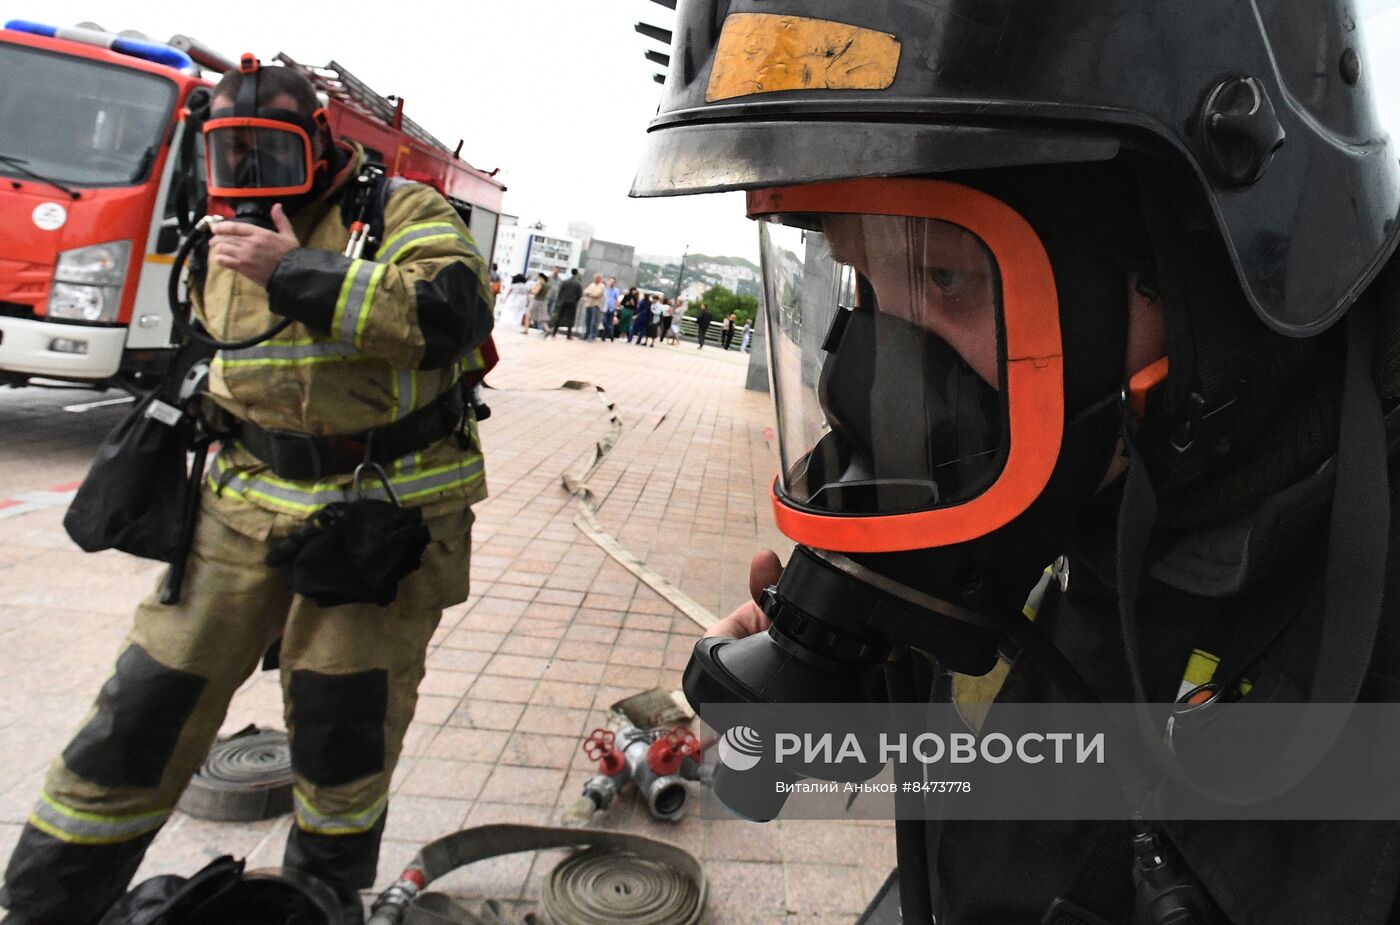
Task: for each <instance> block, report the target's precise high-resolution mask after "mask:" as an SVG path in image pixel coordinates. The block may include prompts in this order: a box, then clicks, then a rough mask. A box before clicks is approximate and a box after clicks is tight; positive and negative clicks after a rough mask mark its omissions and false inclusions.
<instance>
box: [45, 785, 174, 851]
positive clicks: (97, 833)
mask: <svg viewBox="0 0 1400 925" xmlns="http://www.w3.org/2000/svg"><path fill="white" fill-rule="evenodd" d="M169 817H170V810H168V809H166V810H154V811H151V812H145V813H136V814H134V815H130V816H102V815H98V814H97V813H87V812H83V811H81V810H77V809H73V808H71V807H68V806H64V805H63V804H61V803H59V802H58V801H57V800H55V799H54V798H53V797H51V796H49V795H48V794H47V793H40V794H39V802H38V803H36V804H34V811H33V812H32V813H31V814H30V816H29V822H30V824H31V825H33V826H34V827H35V828H36V829H39V830H40V831H41V832H44V833H46V834H48V835H52V836H53V837H54V838H57V839H58V840H59V841H64V842H70V843H72V844H79V845H112V844H117V843H119V842H125V841H131V840H132V839H133V838H139V837H140V836H142V835H145V834H146V833H147V832H152V831H154V830H156V829H158V828H160V827H161V826H162V825H164V824H165V820H166V819H168V818H169Z"/></svg>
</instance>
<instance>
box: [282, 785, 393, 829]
mask: <svg viewBox="0 0 1400 925" xmlns="http://www.w3.org/2000/svg"><path fill="white" fill-rule="evenodd" d="M292 795H293V796H294V797H295V798H296V816H297V827H298V828H300V829H301V830H302V831H304V832H315V833H317V834H319V835H358V834H359V833H361V832H368V831H369V830H370V829H372V828H374V824H375V823H376V822H378V821H379V817H380V816H382V815H384V810H385V809H386V808H387V807H388V805H389V796H388V794H385V795H384V796H382V797H380V798H379V799H377V800H375V801H374V802H373V803H371V804H370V805H369V806H368V807H367V808H365V809H362V810H360V811H359V812H357V813H344V814H342V815H339V816H331V815H326V814H325V813H323V812H321V811H320V810H318V809H317V808H316V807H315V806H313V805H312V804H311V801H310V800H308V799H307V798H306V795H305V794H303V793H302V792H301V791H300V790H294V791H293V794H292Z"/></svg>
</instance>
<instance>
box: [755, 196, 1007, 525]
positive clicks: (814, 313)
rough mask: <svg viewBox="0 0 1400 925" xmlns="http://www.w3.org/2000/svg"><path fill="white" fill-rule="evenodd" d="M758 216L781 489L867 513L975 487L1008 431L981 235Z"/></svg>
mask: <svg viewBox="0 0 1400 925" xmlns="http://www.w3.org/2000/svg"><path fill="white" fill-rule="evenodd" d="M759 226H760V231H759V234H760V246H761V251H762V261H763V285H764V299H765V302H764V305H765V313H766V316H767V329H768V351H769V362H770V376H771V379H772V386H773V392H774V398H775V401H776V405H777V413H778V436H779V449H780V453H781V461H782V472H781V474H780V480H779V488H780V489H781V491H782V493H783V495H784V496H785V501H786V502H787V503H789V504H791V505H793V506H795V507H798V508H803V509H807V510H811V511H815V512H821V513H828V514H849V515H872V514H875V515H878V514H899V513H913V512H918V511H926V510H933V509H936V508H944V507H950V506H954V505H958V504H962V503H965V502H967V501H969V500H971V499H973V498H975V497H977V496H978V495H980V494H981V493H982V492H984V491H985V490H986V489H987V488H988V487H989V486H990V485H991V484H992V483H994V482H995V481H996V477H997V475H998V474H999V473H1000V471H1001V469H1002V467H1003V465H1004V463H1005V460H1006V455H1007V454H1006V450H1007V443H1008V436H1007V435H1008V424H1007V410H1006V402H1005V400H1004V396H1005V388H1004V386H1003V383H1004V381H1005V373H1004V370H1005V359H1004V357H1005V348H1004V340H1005V338H1004V334H1003V322H1004V319H1003V316H1002V302H1001V285H1000V282H1001V281H1000V275H999V273H998V270H997V264H996V261H995V260H994V259H993V257H992V254H991V253H990V251H989V250H988V248H987V247H986V245H985V244H984V243H983V242H982V241H981V240H980V239H979V238H978V237H977V236H976V235H974V234H972V233H971V232H970V231H968V230H967V229H965V228H961V227H959V226H957V225H953V224H950V223H948V222H944V221H940V220H936V219H929V218H919V217H906V216H892V215H864V214H852V213H825V214H811V213H805V214H800V215H774V216H767V217H765V218H763V219H762V220H760V223H759Z"/></svg>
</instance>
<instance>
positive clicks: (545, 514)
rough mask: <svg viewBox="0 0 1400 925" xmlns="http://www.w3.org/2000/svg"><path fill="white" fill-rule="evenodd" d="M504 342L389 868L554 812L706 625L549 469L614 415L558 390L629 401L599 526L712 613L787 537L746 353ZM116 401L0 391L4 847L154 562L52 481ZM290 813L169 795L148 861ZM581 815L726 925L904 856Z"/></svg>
mask: <svg viewBox="0 0 1400 925" xmlns="http://www.w3.org/2000/svg"><path fill="white" fill-rule="evenodd" d="M499 338H500V346H501V353H502V357H503V358H502V363H501V366H500V367H499V368H498V369H497V370H496V372H494V373H493V375H492V376H491V384H492V385H493V386H494V387H495V388H494V390H491V391H488V393H487V398H488V402H489V404H490V405H491V408H492V410H493V412H494V413H493V415H492V417H491V419H490V420H489V421H486V422H484V423H483V425H482V433H483V441H484V443H485V447H486V454H487V478H488V483H489V486H490V490H491V497H490V499H489V500H488V501H487V502H485V503H484V504H481V505H479V506H478V507H477V508H476V514H477V522H476V528H475V532H474V541H475V551H474V556H473V561H472V594H471V598H470V600H468V601H467V602H466V603H465V604H462V605H460V606H457V607H453V608H451V609H450V610H448V611H447V613H446V614H445V615H444V618H443V621H442V626H441V627H440V629H439V630H438V633H437V635H436V636H435V637H434V639H433V643H432V647H431V649H430V652H429V656H428V674H427V677H426V679H425V681H424V683H423V686H422V689H421V698H420V700H419V704H418V712H417V715H416V717H415V719H414V721H413V725H412V727H411V728H410V730H409V734H408V738H407V742H406V745H405V757H404V759H403V761H402V762H401V764H400V766H399V769H398V772H397V774H396V776H395V780H394V785H393V796H392V798H391V802H390V808H389V816H388V823H387V834H386V838H385V842H384V850H383V855H382V857H381V862H380V878H381V881H382V883H387V882H388V881H389V880H391V879H392V878H393V876H394V875H395V874H396V873H397V872H398V871H399V870H400V869H401V867H402V865H403V864H404V863H405V862H406V861H407V860H408V859H409V858H410V857H411V856H412V855H413V853H414V852H415V851H416V850H417V848H418V847H419V846H420V845H421V844H422V843H423V842H424V841H427V840H430V839H432V838H435V837H437V836H440V835H443V834H446V833H448V832H452V831H455V830H457V829H459V828H462V827H464V826H471V825H478V824H483V823H489V822H502V821H519V822H527V823H537V824H554V823H557V822H558V821H559V814H560V811H561V810H562V808H563V807H565V806H567V805H568V804H570V803H571V802H573V800H574V799H575V798H576V797H577V796H578V794H579V791H580V787H581V786H582V783H583V781H584V780H586V779H587V778H588V777H589V776H590V774H591V773H592V769H591V767H590V764H589V762H588V761H587V760H586V759H585V758H584V756H583V754H582V752H581V750H580V747H579V746H580V742H581V740H582V737H583V736H584V734H585V733H586V732H587V731H588V730H589V729H592V728H594V727H595V726H598V725H601V724H602V723H603V721H604V719H605V711H606V709H607V707H608V705H609V704H611V703H613V702H614V701H616V700H618V699H619V698H620V697H623V696H626V695H628V694H631V693H635V692H637V691H640V690H644V689H647V688H651V687H655V686H658V685H660V686H668V687H673V688H674V687H678V686H679V684H680V675H681V670H682V668H683V667H684V666H685V663H686V660H687V658H688V655H689V652H690V649H691V647H692V646H693V645H694V642H695V639H696V637H697V636H698V635H699V629H698V628H697V627H696V626H695V624H694V623H692V622H691V621H690V620H689V619H687V618H686V617H685V616H683V615H681V614H680V613H679V612H678V611H677V610H675V609H674V608H673V607H672V606H671V605H670V604H669V603H667V602H666V601H665V600H664V599H662V598H661V597H660V596H659V595H657V594H656V593H655V592H653V591H652V590H651V589H650V588H648V587H646V586H645V585H642V584H641V583H640V582H639V581H638V580H637V579H635V578H634V577H633V576H632V575H631V574H630V573H628V572H627V571H626V570H625V569H623V568H622V567H621V566H619V565H618V564H617V563H615V562H614V561H612V560H611V559H610V558H609V557H608V556H607V555H606V554H605V553H604V552H603V551H602V550H601V549H600V548H599V547H598V546H596V545H595V544H594V543H593V542H592V541H590V540H589V539H588V537H586V536H584V535H583V534H582V533H581V532H580V531H579V530H578V528H576V527H575V526H574V518H575V517H576V515H577V510H578V503H577V501H575V500H573V499H571V498H570V497H569V496H568V494H567V493H566V492H565V491H564V490H563V488H562V487H561V485H560V475H561V473H562V472H563V471H564V470H565V469H566V468H567V467H568V466H569V465H570V464H571V463H572V462H573V461H574V460H575V459H577V458H578V457H579V456H580V455H581V454H582V453H584V452H585V451H587V450H588V449H589V448H590V447H591V446H592V445H593V444H594V442H595V441H596V440H598V439H599V438H601V437H602V436H604V435H605V434H606V432H607V429H608V420H607V413H606V410H605V408H604V407H603V405H602V403H601V402H600V400H599V398H598V396H597V394H596V393H594V392H591V391H575V390H562V389H560V388H559V386H561V385H562V384H563V383H564V382H566V381H569V380H575V381H586V382H591V383H595V384H597V385H600V386H602V387H603V388H604V389H605V390H606V392H607V395H608V397H609V398H611V399H612V400H613V401H615V402H616V405H617V410H618V411H619V413H620V415H621V417H622V421H623V432H622V436H621V439H620V440H619V442H618V443H617V446H616V447H615V448H614V449H613V451H612V452H611V453H610V454H609V456H608V457H607V458H606V459H605V461H604V462H603V463H602V465H601V466H600V467H599V468H598V470H597V471H596V472H595V473H594V475H593V476H592V477H591V478H590V481H589V486H590V488H591V489H592V490H593V492H594V493H595V495H596V497H597V504H598V520H599V521H600V522H601V524H602V526H603V528H604V529H605V530H607V531H609V532H611V533H612V534H613V535H614V536H616V537H617V538H618V539H619V540H620V541H621V542H622V544H623V545H624V546H625V547H627V548H628V549H629V550H631V551H632V552H633V553H635V554H636V555H637V556H639V557H641V558H642V559H643V560H644V561H645V562H646V564H647V565H648V566H650V567H651V568H653V569H655V570H656V571H657V572H659V573H660V574H661V575H663V576H664V577H666V578H667V579H668V580H669V581H671V582H672V583H673V584H675V585H676V586H678V587H679V588H680V589H681V590H683V591H684V592H685V593H686V594H688V595H689V596H690V597H692V598H694V599H695V600H696V601H698V602H699V603H700V604H702V605H703V606H704V607H706V608H708V609H710V610H711V611H713V612H715V613H717V614H723V613H726V612H728V611H729V610H730V609H731V608H733V607H734V606H735V605H737V604H738V603H740V602H741V601H743V600H744V599H745V597H746V596H747V593H748V592H747V574H748V560H749V558H750V556H751V555H752V554H753V552H754V551H755V550H756V549H758V548H761V547H763V546H771V547H773V548H776V549H779V550H780V551H784V552H785V548H786V547H785V544H784V542H783V539H782V537H781V536H780V535H779V534H778V533H777V531H776V530H775V529H774V527H773V526H772V520H771V516H770V514H769V509H768V503H769V502H768V482H769V480H770V479H771V477H772V474H773V472H774V471H775V470H776V467H777V446H776V440H775V439H774V436H773V431H772V411H771V409H770V407H769V399H768V396H766V395H762V394H759V393H754V392H749V391H745V390H744V388H743V383H744V376H745V371H746V358H745V357H743V356H741V355H739V354H738V353H730V354H727V355H726V354H723V353H722V352H720V351H718V350H712V349H710V348H708V347H707V348H706V349H705V350H703V351H701V350H697V349H696V348H695V345H694V344H681V345H680V346H674V347H673V346H658V347H654V348H652V347H636V346H632V345H628V344H625V343H623V342H621V341H619V342H617V343H613V344H609V343H581V342H579V341H577V340H575V341H572V342H570V341H566V340H563V339H554V340H544V339H542V338H540V337H539V336H538V335H535V334H532V335H530V336H528V337H526V336H521V335H520V334H518V333H516V332H514V331H505V332H502V333H501V334H500V335H499ZM114 397H116V396H115V393H109V394H107V395H105V396H92V395H90V394H86V393H80V392H65V393H57V392H49V391H40V390H34V389H23V390H8V391H6V390H0V652H3V653H4V657H5V659H6V662H5V667H4V670H3V671H0V705H2V706H0V750H3V752H4V754H5V755H6V756H7V760H6V761H4V762H0V857H8V856H9V853H10V848H11V846H12V845H13V844H14V841H15V839H16V837H17V836H18V833H19V830H20V825H21V823H22V822H23V820H24V819H25V817H26V816H27V815H28V812H29V808H30V806H31V805H32V803H33V801H34V798H35V796H36V795H37V793H38V789H39V783H40V780H41V779H42V776H43V772H44V769H45V767H46V766H47V764H48V762H49V761H50V760H51V759H52V758H53V756H54V755H56V754H57V753H58V751H59V750H60V749H61V748H62V747H63V745H64V744H65V743H66V741H67V739H68V737H69V736H70V735H71V734H72V732H73V731H74V729H75V728H76V726H77V724H78V723H79V722H80V721H81V719H82V717H83V715H84V713H85V712H86V711H87V709H88V707H89V705H90V704H91V701H92V698H93V696H94V695H95V694H96V693H97V690H98V688H99V686H100V685H101V683H102V681H103V680H104V679H105V677H106V675H107V673H108V672H109V670H110V668H111V663H112V659H113V658H114V656H115V654H116V651H117V647H118V645H119V643H120V641H121V639H122V636H123V635H124V633H125V631H126V628H127V623H128V620H129V619H130V613H131V610H132V608H133V606H134V605H135V604H136V602H137V601H138V600H139V599H140V598H141V597H142V596H143V595H144V594H146V593H147V591H148V590H149V588H150V587H151V585H152V584H153V583H154V581H155V579H156V576H157V574H158V572H159V567H158V566H157V565H156V564H154V563H150V562H146V561H144V560H138V559H134V558H131V557H128V556H125V555H123V554H121V553H104V554H99V555H84V554H82V553H81V552H80V551H78V550H77V548H76V547H74V546H73V545H72V543H71V542H70V541H69V540H68V538H67V537H66V535H65V534H64V533H63V530H62V526H61V520H62V516H63V507H62V506H61V504H54V503H53V500H54V499H53V498H52V497H51V496H49V495H46V494H44V492H45V491H47V490H50V489H56V488H63V487H65V486H67V485H70V484H71V483H73V482H75V481H76V480H78V479H81V477H82V475H83V472H84V471H85V469H86V465H87V461H88V459H89V458H90V456H91V453H92V451H93V449H94V447H95V446H96V445H97V443H98V442H99V441H100V439H101V437H102V435H103V434H104V433H105V432H106V431H107V429H109V428H110V427H111V426H112V425H113V424H114V423H115V422H116V421H117V420H119V419H120V418H121V416H122V415H123V414H124V413H125V410H126V408H128V407H129V406H127V405H111V406H105V407H99V408H94V409H92V410H88V411H85V412H82V413H74V412H67V411H63V410H62V408H63V406H65V405H73V404H77V403H87V402H92V401H98V400H102V399H104V398H106V399H110V398H114ZM13 501H18V502H19V503H17V504H16V503H7V502H13ZM7 511H9V513H8V514H7V513H6V512H7ZM249 723H258V724H259V725H263V726H272V727H277V728H281V726H282V722H281V702H280V692H279V688H278V684H277V679H276V676H275V674H273V673H266V674H259V675H256V676H254V677H253V678H251V679H250V680H249V681H248V682H247V683H246V684H245V685H244V687H243V688H242V690H240V691H239V693H238V695H237V696H236V698H235V699H234V703H233V708H232V710H231V712H230V714H229V717H228V720H227V722H226V724H225V727H224V728H225V731H228V732H231V731H234V730H237V729H240V728H242V727H243V726H246V725H247V724H249ZM289 821H290V820H289V819H288V818H286V817H283V818H281V819H276V820H271V821H268V822H265V823H259V824H254V825H246V824H231V823H210V822H202V821H199V820H195V819H192V818H189V817H186V816H183V815H182V814H178V813H177V814H176V816H175V817H174V818H173V819H172V820H171V822H170V823H169V824H168V825H167V826H166V828H165V829H164V830H163V831H162V833H161V834H160V836H159V837H158V838H157V840H156V842H155V844H154V846H153V847H152V849H151V851H150V853H149V854H148V856H147V859H146V863H145V865H144V867H143V868H142V870H141V872H140V874H139V875H138V877H141V878H144V877H146V876H151V875H154V874H157V873H166V872H174V873H189V872H192V871H194V870H196V869H197V868H199V867H200V866H202V865H203V864H204V863H206V862H207V861H208V860H209V859H210V858H212V857H215V856H217V855H219V854H224V853H231V854H234V855H239V856H247V857H248V859H249V863H250V866H276V865H277V864H278V863H279V861H280V857H281V848H282V841H283V838H284V835H285V833H286V829H287V826H288V825H289ZM594 824H595V825H599V826H602V827H606V828H612V829H619V830H625V831H629V832H636V833H641V834H646V835H651V836H653V837H657V838H663V839H667V840H670V841H674V842H676V843H678V844H680V845H682V846H684V847H686V848H687V849H689V850H691V851H692V852H695V853H696V854H697V855H698V856H699V857H700V858H701V859H702V861H703V862H704V863H705V868H706V871H707V874H708V876H709V877H710V882H711V890H712V892H711V896H712V898H711V903H710V906H711V910H712V919H711V920H712V921H713V922H715V923H717V925H730V923H734V925H760V923H761V925H778V923H785V925H807V923H818V922H820V923H833V922H841V923H849V922H852V921H854V919H855V917H856V913H858V912H859V911H860V910H861V909H862V908H863V907H864V905H865V902H866V901H867V899H868V898H869V897H870V896H872V895H874V893H875V891H876V889H877V888H878V886H879V884H880V883H881V882H882V881H883V880H884V878H885V876H886V874H888V872H889V870H890V867H891V866H892V865H893V862H894V840H893V830H892V827H891V826H890V825H889V824H887V823H860V824H856V823H850V824H848V823H821V822H799V823H782V822H780V823H772V824H769V825H766V826H759V825H752V824H749V823H744V822H737V821H711V820H704V819H701V818H699V816H698V814H697V813H695V812H690V813H688V815H687V816H686V817H685V818H684V819H683V821H681V822H680V823H678V824H675V825H670V824H666V823H659V822H656V821H654V820H652V819H651V818H650V817H649V816H648V815H647V813H646V811H645V809H644V808H642V807H640V806H639V805H638V804H637V803H636V802H635V800H633V799H631V798H627V797H625V798H624V799H622V800H621V801H620V802H619V804H618V805H616V806H614V808H613V809H612V811H611V812H609V813H608V814H606V815H604V816H601V817H599V818H598V819H597V820H596V821H595V823H594ZM556 860H557V857H556V856H553V855H540V856H537V857H536V856H531V855H518V856H508V857H504V858H500V859H496V860H493V861H488V862H485V863H481V864H476V865H472V866H471V867H469V868H467V869H465V870H463V871H460V872H458V873H456V874H453V875H452V876H451V877H449V878H447V879H446V880H443V881H440V882H439V883H438V884H436V885H435V888H440V889H443V890H444V891H446V892H449V893H451V894H453V895H457V896H460V897H465V898H475V897H485V896H491V897H496V898H499V899H503V900H513V901H524V902H527V903H528V900H529V899H530V897H532V896H534V895H537V893H538V888H539V882H540V878H541V877H542V876H543V875H544V873H545V872H547V871H548V870H549V869H550V868H551V867H552V866H553V865H554V863H555V862H556ZM382 883H381V885H382Z"/></svg>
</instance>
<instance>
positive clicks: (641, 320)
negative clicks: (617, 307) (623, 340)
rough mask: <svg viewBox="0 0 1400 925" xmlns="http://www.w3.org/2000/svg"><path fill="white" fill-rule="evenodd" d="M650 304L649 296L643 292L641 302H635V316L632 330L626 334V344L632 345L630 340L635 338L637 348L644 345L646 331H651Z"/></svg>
mask: <svg viewBox="0 0 1400 925" xmlns="http://www.w3.org/2000/svg"><path fill="white" fill-rule="evenodd" d="M651 314H652V304H651V295H650V294H649V293H646V292H643V293H642V295H641V300H640V301H638V302H637V314H636V315H635V316H634V317H633V318H632V330H630V331H628V332H627V342H628V343H629V344H630V343H633V340H632V338H634V337H635V338H636V339H637V340H636V344H637V346H638V347H642V346H645V345H646V341H647V331H648V330H650V329H651Z"/></svg>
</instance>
